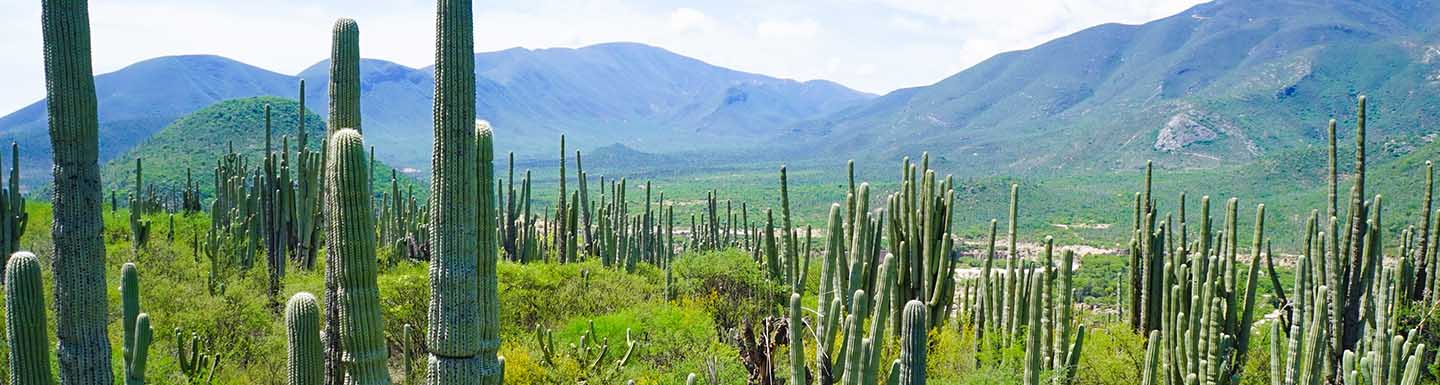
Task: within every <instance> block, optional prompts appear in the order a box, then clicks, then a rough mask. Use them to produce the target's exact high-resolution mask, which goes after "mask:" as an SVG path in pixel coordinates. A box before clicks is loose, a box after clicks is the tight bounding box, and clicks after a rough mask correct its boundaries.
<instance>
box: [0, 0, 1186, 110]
mask: <svg viewBox="0 0 1440 385" xmlns="http://www.w3.org/2000/svg"><path fill="white" fill-rule="evenodd" d="M1199 2H1200V1H1197V0H1005V1H981V0H805V1H786V0H730V1H717V0H697V1H663V0H637V1H622V0H588V1H585V0H490V1H484V0H482V1H476V2H475V19H476V28H475V29H476V49H477V50H480V51H494V50H501V49H506V48H511V47H526V48H549V47H580V46H585V45H590V44H595V43H603V42H612V41H633V42H640V43H646V44H650V45H655V46H659V47H662V48H665V49H668V50H671V51H674V52H677V53H680V54H683V55H687V56H691V57H695V58H698V59H701V60H704V61H706V62H709V63H712V64H716V65H720V66H724V67H730V68H734V69H738V70H743V71H749V72H757V73H762V74H766V75H771V76H777V77H784V78H792V79H797V80H810V79H827V80H833V81H837V82H840V83H842V84H845V85H846V86H849V87H852V88H855V89H859V90H862V91H867V92H873V93H885V92H889V91H892V90H895V89H897V88H902V87H913V86H920V85H926V84H930V83H934V82H936V81H938V80H940V79H942V78H944V77H946V76H949V75H951V74H953V73H955V72H959V71H960V70H963V69H965V68H967V67H969V66H971V65H974V64H975V63H977V62H979V61H981V60H984V59H985V58H988V57H990V56H992V55H994V54H997V53H1000V52H1004V51H1010V50H1016V49H1024V48H1029V47H1032V46H1035V45H1037V44H1040V43H1043V42H1045V41H1047V40H1050V39H1054V38H1056V37H1060V36H1064V35H1067V34H1070V33H1073V32H1075V31H1079V30H1081V29H1084V28H1086V27H1089V26H1093V25H1096V24H1102V23H1109V22H1118V23H1128V24H1138V23H1143V22H1146V21H1150V20H1154V19H1157V18H1160V17H1164V16H1168V15H1171V14H1174V13H1178V12H1180V11H1182V10H1184V9H1186V8H1188V7H1190V6H1193V5H1194V4H1197V3H1199ZM39 8H40V1H39V0H4V1H0V52H6V53H7V54H6V56H7V57H6V59H4V60H0V84H3V85H4V86H3V87H0V115H3V114H5V113H8V112H9V111H13V110H15V109H18V108H19V107H22V106H24V105H26V104H29V103H31V102H34V101H36V100H38V99H40V98H41V97H43V96H44V93H45V89H44V79H43V77H44V76H43V63H42V62H41V49H40V9H39ZM90 9H91V23H92V28H91V33H92V36H93V45H94V62H95V71H96V72H97V73H106V72H111V71H114V70H117V69H120V68H122V67H124V66H125V65H128V64H131V63H134V62H136V61H140V60H144V59H147V58H151V57H155V56H163V55H176V54H218V55H223V56H227V57H230V58H234V59H237V60H240V61H243V62H246V63H250V64H253V65H257V66H260V67H263V68H266V69H269V70H272V71H276V72H281V73H287V74H293V73H296V72H299V71H300V70H301V69H304V68H305V67H308V66H310V65H311V64H314V63H315V62H317V61H319V60H321V59H323V58H325V57H326V56H327V55H328V54H329V48H328V45H329V33H330V26H331V22H332V21H333V20H334V19H335V18H338V17H350V18H353V19H356V21H358V22H359V23H360V28H361V55H362V56H364V57H368V58H378V59H385V60H390V61H394V62H398V63H400V64H404V65H408V66H412V67H420V66H425V65H429V64H430V62H431V61H432V60H433V59H432V58H433V49H434V2H433V1H430V0H424V1H417V0H309V1H294V0H247V1H220V0H95V1H91V2H90Z"/></svg>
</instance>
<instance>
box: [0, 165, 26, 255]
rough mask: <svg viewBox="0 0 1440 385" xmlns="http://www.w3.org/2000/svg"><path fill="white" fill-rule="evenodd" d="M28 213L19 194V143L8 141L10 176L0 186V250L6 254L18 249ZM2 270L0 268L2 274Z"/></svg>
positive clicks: (23, 198)
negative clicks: (2, 185)
mask: <svg viewBox="0 0 1440 385" xmlns="http://www.w3.org/2000/svg"><path fill="white" fill-rule="evenodd" d="M29 221H30V215H29V214H27V213H25V197H24V196H22V195H21V194H20V145H19V144H15V143H13V142H12V143H10V177H9V178H8V179H7V180H6V185H5V186H4V187H0V252H3V253H4V255H6V256H8V255H10V254H14V253H15V252H16V251H20V236H22V235H25V225H26V224H28V223H29ZM3 273H4V270H0V275H3Z"/></svg>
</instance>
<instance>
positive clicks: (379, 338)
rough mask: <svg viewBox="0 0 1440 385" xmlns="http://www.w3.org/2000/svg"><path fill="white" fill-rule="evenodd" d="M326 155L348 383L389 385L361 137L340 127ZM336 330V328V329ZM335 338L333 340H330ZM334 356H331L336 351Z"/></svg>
mask: <svg viewBox="0 0 1440 385" xmlns="http://www.w3.org/2000/svg"><path fill="white" fill-rule="evenodd" d="M328 147H329V149H328V150H327V151H326V152H327V154H328V156H329V159H327V160H326V162H325V163H326V167H327V169H326V170H325V171H326V172H325V187H326V189H327V191H326V192H325V194H324V197H325V206H324V209H325V222H326V226H325V230H326V232H325V233H326V234H325V241H326V242H325V243H326V250H328V251H327V252H326V258H328V259H329V262H328V263H326V265H327V266H329V269H333V271H332V274H333V278H334V280H335V287H333V288H331V290H336V291H338V292H336V293H334V298H335V299H336V302H335V303H334V305H332V306H336V305H338V306H339V312H338V316H339V320H338V324H339V330H338V332H339V335H338V338H339V345H340V346H341V348H342V349H343V353H342V354H341V355H340V356H341V357H343V360H344V361H343V362H344V363H343V368H344V373H345V378H346V380H345V382H346V383H347V384H361V385H364V384H389V383H390V376H389V373H388V371H387V370H386V368H385V360H386V358H387V355H388V351H387V350H386V347H385V336H384V326H383V322H384V320H383V319H381V317H380V293H379V290H378V287H377V286H376V282H375V280H376V269H377V268H376V262H375V233H374V230H373V229H374V228H375V226H374V224H373V220H374V215H373V214H372V210H371V207H372V206H371V197H370V189H369V187H370V185H369V179H370V170H369V169H367V168H366V157H365V146H364V143H363V140H362V139H361V137H360V133H359V132H357V131H354V130H349V129H342V130H339V131H336V132H335V134H334V135H331V137H330V140H329V141H328ZM332 332H333V330H332ZM332 338H334V337H332ZM332 354H333V353H332Z"/></svg>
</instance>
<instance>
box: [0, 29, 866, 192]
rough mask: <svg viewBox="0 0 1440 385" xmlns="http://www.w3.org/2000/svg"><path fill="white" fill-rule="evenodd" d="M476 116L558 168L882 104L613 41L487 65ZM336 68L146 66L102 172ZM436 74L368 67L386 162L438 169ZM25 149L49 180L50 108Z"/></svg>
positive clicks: (701, 144) (124, 99)
mask: <svg viewBox="0 0 1440 385" xmlns="http://www.w3.org/2000/svg"><path fill="white" fill-rule="evenodd" d="M475 61H476V74H477V79H476V88H477V108H478V118H480V119H487V120H489V121H491V122H492V123H493V125H494V126H495V127H496V131H497V133H498V135H497V148H499V149H501V150H502V151H516V152H517V154H520V155H521V156H526V157H539V156H543V157H550V156H553V155H554V154H552V152H554V151H555V149H554V147H555V146H556V143H557V140H558V137H559V135H560V134H561V133H565V134H567V135H568V136H569V143H571V145H572V147H575V148H580V149H584V148H591V147H595V146H600V145H608V144H612V143H616V142H621V143H624V144H626V145H627V146H631V147H634V148H637V149H641V150H645V151H655V152H668V151H678V150H694V149H726V150H732V149H734V148H736V147H741V146H745V145H753V144H759V143H764V140H765V139H766V138H772V137H775V136H776V135H778V134H780V133H783V132H784V129H785V127H787V126H789V125H791V124H793V123H795V122H798V121H800V120H803V119H814V118H818V117H820V116H824V115H827V114H830V113H833V112H836V111H839V110H842V109H844V108H848V107H851V106H855V105H858V104H859V103H861V102H864V101H866V100H868V99H870V98H872V97H873V95H869V94H865V93H861V92H857V91H854V90H850V89H848V88H845V87H844V86H841V85H838V84H835V83H831V82H826V81H809V82H797V81H793V80H785V79H777V78H773V77H768V76H763V75H757V74H751V73H745V72H740V71H735V70H730V69H726V68H721V67H717V66H713V65H710V64H706V63H704V62H701V61H699V60H695V59H692V58H688V57H685V56H681V55H678V54H675V53H672V52H669V51H666V50H664V49H660V48H656V47H650V46H645V45H641V44H633V43H611V44H600V45H595V46H589V47H584V48H578V49H568V48H564V49H562V48H556V49H538V50H531V49H522V48H515V49H508V50H504V51H498V52H487V53H478V54H476V55H475ZM328 75H329V62H328V61H322V62H320V63H318V64H315V65H314V66H312V67H310V68H308V69H306V70H304V71H302V72H301V73H299V74H296V75H295V76H290V75H285V74H279V73H275V72H271V71H268V70H264V69H261V68H258V67H254V66H250V65H247V64H244V63H241V62H238V61H234V60H231V59H227V58H223V57H218V56H172V57H162V58H156V59H151V60H146V61H143V62H139V63H136V64H133V65H131V66H128V67H125V68H123V69H121V70H119V71H116V72H112V73H108V74H103V75H99V76H96V93H97V96H98V97H99V100H98V101H99V112H100V124H101V126H100V127H101V138H100V147H101V153H100V157H101V162H107V161H109V160H111V159H113V158H114V157H116V156H118V155H120V154H122V153H124V152H125V151H127V150H129V149H131V148H132V147H134V146H135V145H136V144H138V143H140V142H141V141H143V140H145V139H146V138H149V137H150V136H151V135H153V134H155V133H156V132H158V131H160V130H161V129H162V128H164V127H165V126H166V125H167V124H170V123H171V122H173V121H175V120H176V119H178V118H180V117H181V116H184V115H185V114H188V113H191V112H194V111H196V110H199V109H200V108H202V107H204V106H208V105H211V104H214V103H216V102H219V101H222V100H228V99H234V98H245V97H253V96H281V97H287V98H293V97H295V96H296V94H297V93H298V91H297V83H298V81H299V80H300V79H305V80H306V83H307V90H306V97H307V101H306V103H307V105H306V107H307V108H309V109H310V110H312V111H315V112H316V113H319V114H320V115H321V116H324V115H325V114H326V110H327V106H328V97H327V95H328V89H327V86H328V84H327V83H328ZM433 77H434V74H433V68H428V67H427V68H410V67H406V66H402V65H399V64H395V63H391V62H387V61H383V60H375V59H364V60H362V61H361V82H362V84H361V90H362V100H361V106H362V107H361V108H362V116H363V119H364V120H363V125H364V127H362V128H363V130H364V132H365V134H366V139H367V141H369V142H370V143H372V144H375V145H376V149H377V155H378V156H379V157H380V158H381V159H383V160H386V161H388V162H391V163H392V164H395V165H397V166H399V167H403V168H407V169H416V170H420V171H424V170H427V169H428V168H429V166H430V147H431V138H432V132H431V99H432V97H433V93H434V80H433ZM6 140H13V141H17V142H19V143H20V145H21V154H22V157H23V158H22V160H21V161H22V163H23V164H24V165H25V167H22V170H24V171H25V172H26V175H24V176H23V177H22V178H23V180H25V181H26V182H27V183H34V182H37V181H43V180H46V179H48V170H49V168H50V167H49V166H50V158H51V156H50V142H49V138H48V134H47V127H46V117H45V101H43V100H42V101H39V102H36V103H34V104H32V105H29V106H27V107H25V108H22V109H20V110H19V111H16V112H14V113H11V114H9V115H6V116H4V117H0V141H6Z"/></svg>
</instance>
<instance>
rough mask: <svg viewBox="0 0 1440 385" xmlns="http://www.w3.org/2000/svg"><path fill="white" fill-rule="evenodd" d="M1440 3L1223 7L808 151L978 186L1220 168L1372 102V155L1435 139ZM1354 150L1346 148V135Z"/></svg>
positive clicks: (1009, 75)
mask: <svg viewBox="0 0 1440 385" xmlns="http://www.w3.org/2000/svg"><path fill="white" fill-rule="evenodd" d="M1437 17H1440V3H1435V2H1410V1H1351V0H1265V1H1253V0H1218V1H1213V2H1209V3H1205V4H1201V5H1197V6H1195V7H1193V8H1191V9H1189V10H1186V11H1184V12H1181V13H1179V14H1176V15H1173V16H1170V17H1167V18H1164V19H1160V20H1156V21H1153V22H1150V23H1146V24H1143V25H1119V24H1106V25H1100V26H1096V27H1093V28H1089V29H1086V30H1083V31H1080V32H1077V33H1075V34H1073V35H1070V36H1066V37H1063V38H1059V39H1056V40H1053V41H1050V42H1047V43H1044V44H1041V45H1039V46H1037V47H1034V48H1031V49H1027V50H1022V51H1015V52H1007V53H1003V54H1000V55H997V56H995V57H993V58H990V59H988V60H986V61H984V62H982V63H980V64H977V65H975V66H974V67H971V68H969V69H967V70H965V71H962V72H960V73H957V74H955V75H954V76H951V77H949V78H947V79H944V80H941V81H939V82H937V83H935V84H933V85H930V86H925V87H918V88H912V89H904V90H900V91H896V92H894V93H891V94H889V95H885V96H882V97H880V98H877V99H875V100H873V101H871V102H868V103H866V104H865V105H863V106H860V107H855V108H851V109H848V110H846V111H844V112H841V113H838V114H834V115H831V116H828V117H826V118H825V119H820V120H813V121H809V122H806V123H802V124H799V125H797V126H795V127H794V128H795V130H796V131H798V132H801V133H802V134H799V135H798V137H797V138H795V139H797V140H800V141H801V142H802V143H804V144H803V145H802V146H801V147H800V148H803V149H810V151H811V153H815V154H818V155H819V156H824V155H826V154H841V156H847V155H851V154H854V155H856V156H867V157H871V158H882V159H885V160H889V159H890V158H893V159H898V157H899V156H901V155H904V154H917V153H920V152H921V151H930V152H931V153H932V154H935V155H937V156H940V157H945V158H948V159H950V161H951V162H954V164H955V165H957V166H963V167H955V168H957V169H959V170H961V171H963V172H965V173H967V174H978V175H1005V174H1011V175H1014V174H1039V175H1058V174H1070V175H1074V174H1081V173H1094V172H1108V171H1114V170H1138V169H1139V168H1141V167H1142V166H1143V165H1144V162H1145V161H1146V160H1150V159H1153V160H1155V161H1156V162H1157V163H1158V164H1161V165H1164V166H1166V167H1168V168H1177V169H1188V168H1223V167H1225V166H1229V165H1237V164H1243V163H1247V162H1251V161H1257V160H1260V159H1263V158H1266V157H1268V156H1271V155H1275V154H1279V153H1284V152H1287V151H1291V150H1294V149H1297V148H1303V147H1305V146H1309V145H1311V144H1314V143H1317V141H1318V140H1320V139H1322V138H1323V137H1324V124H1325V122H1326V120H1327V119H1330V118H1337V119H1340V120H1353V113H1354V108H1353V105H1354V98H1355V96H1356V95H1359V94H1366V95H1369V96H1370V98H1371V106H1372V109H1371V111H1370V119H1371V120H1370V121H1371V131H1370V134H1371V135H1372V137H1373V138H1376V139H1377V140H1385V139H1389V138H1395V137H1401V136H1407V135H1417V134H1425V133H1428V132H1430V131H1433V130H1434V129H1435V128H1436V122H1435V120H1434V116H1436V113H1437V112H1440V111H1437V110H1436V108H1435V106H1437V105H1440V82H1436V81H1435V79H1437V77H1436V74H1437V73H1440V61H1436V60H1434V59H1435V58H1436V56H1437V55H1436V52H1440V49H1437V47H1440V38H1437V36H1436V35H1435V34H1434V33H1433V32H1432V31H1434V25H1435V23H1433V22H1431V20H1434V19H1436V18H1437ZM1345 134H1346V136H1344V137H1348V132H1346V133H1345Z"/></svg>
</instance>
